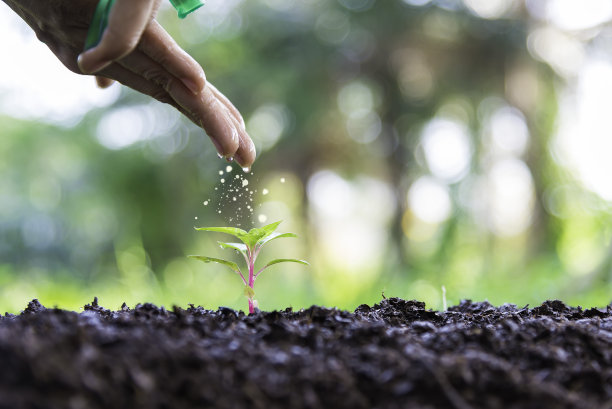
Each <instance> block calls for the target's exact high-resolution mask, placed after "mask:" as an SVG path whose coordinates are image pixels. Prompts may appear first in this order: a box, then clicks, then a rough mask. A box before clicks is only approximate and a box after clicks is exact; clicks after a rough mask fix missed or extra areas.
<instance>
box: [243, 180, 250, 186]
mask: <svg viewBox="0 0 612 409" xmlns="http://www.w3.org/2000/svg"><path fill="white" fill-rule="evenodd" d="M248 185H249V181H248V180H246V179H243V180H242V187H246V186H248Z"/></svg>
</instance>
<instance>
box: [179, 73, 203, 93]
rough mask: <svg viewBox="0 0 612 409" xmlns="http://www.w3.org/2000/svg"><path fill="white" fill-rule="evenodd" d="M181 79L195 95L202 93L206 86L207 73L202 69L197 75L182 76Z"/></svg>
mask: <svg viewBox="0 0 612 409" xmlns="http://www.w3.org/2000/svg"><path fill="white" fill-rule="evenodd" d="M181 81H182V82H183V84H185V86H186V87H187V88H189V90H190V91H191V92H192V93H193V94H194V95H199V94H201V93H202V92H203V91H204V87H206V75H205V74H204V71H203V70H200V72H199V74H198V75H197V76H192V77H191V78H187V77H185V78H181Z"/></svg>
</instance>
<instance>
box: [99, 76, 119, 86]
mask: <svg viewBox="0 0 612 409" xmlns="http://www.w3.org/2000/svg"><path fill="white" fill-rule="evenodd" d="M114 82H115V80H112V79H110V78H106V77H102V76H100V75H96V84H97V85H98V87H99V88H102V89H105V88H108V87H110V86H111V85H113V83H114Z"/></svg>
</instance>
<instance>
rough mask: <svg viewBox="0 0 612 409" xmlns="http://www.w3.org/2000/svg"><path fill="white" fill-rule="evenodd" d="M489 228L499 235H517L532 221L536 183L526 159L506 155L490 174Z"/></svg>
mask: <svg viewBox="0 0 612 409" xmlns="http://www.w3.org/2000/svg"><path fill="white" fill-rule="evenodd" d="M482 199H484V200H486V201H487V203H488V213H489V214H488V219H489V228H490V229H491V231H493V232H494V233H496V234H497V235H499V236H514V235H517V234H519V233H521V232H523V231H524V230H525V229H526V228H527V227H528V226H529V225H530V223H531V217H532V213H533V206H534V200H535V195H534V186H533V180H532V178H531V172H530V171H529V168H528V167H527V165H526V164H525V162H523V161H521V160H518V159H504V160H501V161H499V162H497V163H495V164H494V165H493V167H492V168H491V170H490V171H489V173H488V175H487V194H486V196H485V197H484V198H482Z"/></svg>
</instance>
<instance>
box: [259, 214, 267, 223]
mask: <svg viewBox="0 0 612 409" xmlns="http://www.w3.org/2000/svg"><path fill="white" fill-rule="evenodd" d="M257 220H259V223H265V222H266V220H268V216H266V215H265V214H260V215H259V216H257Z"/></svg>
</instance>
